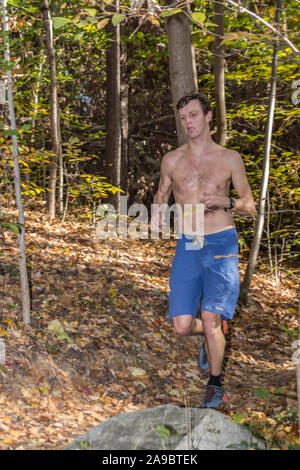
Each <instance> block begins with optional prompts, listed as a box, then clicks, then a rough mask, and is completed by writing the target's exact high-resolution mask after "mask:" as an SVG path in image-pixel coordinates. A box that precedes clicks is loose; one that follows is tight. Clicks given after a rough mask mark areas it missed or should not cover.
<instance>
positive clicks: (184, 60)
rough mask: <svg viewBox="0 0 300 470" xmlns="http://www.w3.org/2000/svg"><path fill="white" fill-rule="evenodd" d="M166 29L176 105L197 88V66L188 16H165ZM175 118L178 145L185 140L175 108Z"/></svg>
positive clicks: (172, 88)
mask: <svg viewBox="0 0 300 470" xmlns="http://www.w3.org/2000/svg"><path fill="white" fill-rule="evenodd" d="M167 4H168V5H172V6H174V7H175V5H174V2H173V0H167ZM166 30H167V35H168V51H169V69H170V81H171V90H172V100H173V104H174V106H176V104H177V102H178V101H179V99H180V98H181V97H182V96H184V95H186V94H188V93H194V92H196V91H197V90H198V83H197V68H196V62H195V54H194V46H193V42H192V36H191V25H190V21H189V18H188V17H187V15H185V14H184V13H177V14H176V15H172V16H170V17H167V20H166ZM175 119H176V129H177V135H178V142H179V145H182V144H183V143H184V142H186V135H185V134H184V131H183V129H182V126H181V122H180V119H179V115H178V113H177V110H176V109H175Z"/></svg>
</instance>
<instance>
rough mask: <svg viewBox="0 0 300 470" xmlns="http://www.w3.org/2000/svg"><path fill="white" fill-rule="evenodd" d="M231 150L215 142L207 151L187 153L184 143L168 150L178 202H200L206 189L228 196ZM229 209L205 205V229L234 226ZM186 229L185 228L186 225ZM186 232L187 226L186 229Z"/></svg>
mask: <svg viewBox="0 0 300 470" xmlns="http://www.w3.org/2000/svg"><path fill="white" fill-rule="evenodd" d="M231 153H232V152H231V151H230V150H228V149H225V148H224V147H221V146H219V145H217V144H215V143H213V145H211V147H210V148H209V151H208V152H207V153H206V155H192V154H191V153H188V146H187V145H183V146H182V147H179V148H178V149H177V150H175V151H173V152H170V154H169V175H170V178H171V180H172V191H173V195H174V199H175V202H176V203H177V204H179V205H180V206H181V207H182V210H183V211H184V205H186V204H199V203H201V202H202V198H203V193H207V194H215V195H220V196H228V195H229V190H230V184H231V166H230V158H231ZM233 226H234V222H233V218H232V215H231V212H230V211H227V212H226V211H224V208H222V209H218V210H209V209H205V211H204V233H205V234H209V233H215V232H219V231H222V230H226V229H227V228H230V227H233ZM183 230H184V228H183ZM185 233H187V232H186V230H185Z"/></svg>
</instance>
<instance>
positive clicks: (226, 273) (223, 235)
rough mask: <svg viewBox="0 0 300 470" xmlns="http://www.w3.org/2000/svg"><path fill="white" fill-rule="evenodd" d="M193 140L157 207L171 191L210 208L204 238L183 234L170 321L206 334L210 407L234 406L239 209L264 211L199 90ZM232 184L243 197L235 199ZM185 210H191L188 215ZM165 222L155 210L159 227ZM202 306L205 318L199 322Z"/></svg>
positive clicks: (182, 105) (170, 163) (164, 174)
mask: <svg viewBox="0 0 300 470" xmlns="http://www.w3.org/2000/svg"><path fill="white" fill-rule="evenodd" d="M177 109H178V111H179V115H180V119H181V123H182V126H183V129H184V131H185V133H186V134H187V137H188V141H187V143H186V144H184V145H182V146H181V147H179V148H178V149H176V150H174V151H171V152H168V153H167V154H166V155H165V156H164V158H163V160H162V164H161V175H160V181H159V186H158V191H157V193H156V195H155V198H154V201H153V202H154V204H159V205H160V204H167V203H168V201H169V197H170V194H171V191H173V195H174V199H175V202H176V203H177V204H179V205H180V207H182V209H183V211H184V205H186V204H199V203H203V204H204V236H202V237H193V243H194V246H193V248H194V249H187V246H188V245H187V242H189V245H191V236H189V234H188V233H186V232H184V227H183V229H182V234H181V238H179V239H178V242H177V247H176V254H175V257H174V259H173V263H172V268H171V273H170V296H169V316H170V321H172V322H173V326H174V329H175V331H176V333H177V334H179V335H184V336H189V335H198V334H202V335H204V341H203V344H202V346H201V349H200V354H199V359H198V362H199V367H200V368H201V369H202V370H206V371H210V378H209V381H208V384H207V387H206V394H205V398H204V400H203V402H202V404H201V407H202V408H215V407H217V406H219V405H221V404H223V403H224V402H225V401H227V397H226V394H225V392H224V390H223V384H222V363H223V359H224V351H225V337H224V334H223V332H224V333H225V328H227V324H226V320H231V319H232V317H233V314H234V310H235V306H236V302H237V299H238V295H239V274H238V242H237V233H236V229H235V226H234V221H233V216H232V211H234V212H235V213H236V214H239V215H252V216H255V215H256V214H257V213H256V209H255V205H254V200H253V196H252V192H251V189H250V186H249V183H248V180H247V176H246V172H245V167H244V163H243V160H242V158H241V156H240V155H239V154H238V153H237V152H236V151H233V150H229V149H226V148H224V147H222V146H220V145H217V144H216V143H215V142H214V141H213V140H212V138H211V135H210V121H211V119H212V112H211V109H210V104H209V101H208V99H207V97H206V96H205V95H204V94H202V93H194V94H191V95H188V96H184V97H183V98H181V99H180V100H179V102H178V104H177ZM231 184H232V185H233V187H234V188H235V190H236V192H237V194H238V198H236V199H233V198H230V197H229V192H230V186H231ZM183 213H184V212H183ZM162 225H163V220H162V217H161V213H160V214H159V213H158V212H155V213H154V215H153V216H152V219H151V230H159V229H160V228H161V226H162ZM200 305H201V318H198V317H197V312H198V309H199V306H200Z"/></svg>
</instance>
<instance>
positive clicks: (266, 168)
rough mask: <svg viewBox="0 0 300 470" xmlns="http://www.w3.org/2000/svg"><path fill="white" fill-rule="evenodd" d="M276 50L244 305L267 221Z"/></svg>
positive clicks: (276, 44)
mask: <svg viewBox="0 0 300 470" xmlns="http://www.w3.org/2000/svg"><path fill="white" fill-rule="evenodd" d="M281 10H282V0H277V6H276V15H275V21H276V23H277V25H278V24H279V22H280V15H281ZM273 47H274V49H273V59H272V74H271V80H270V84H271V87H270V97H269V109H268V118H267V124H266V134H265V145H264V159H263V176H262V182H261V187H260V199H259V209H258V217H257V225H256V230H255V234H254V239H253V242H252V246H251V250H250V255H249V260H248V264H247V269H246V273H245V277H244V279H243V283H242V286H241V293H240V300H241V302H242V303H243V304H245V305H246V304H247V300H248V294H249V288H250V284H251V279H252V276H253V272H254V269H255V265H256V261H257V257H258V252H259V247H260V241H261V237H262V233H263V228H264V221H265V206H266V200H267V190H268V182H269V172H270V151H271V145H272V131H273V121H274V110H275V102H276V85H277V63H278V50H279V42H278V40H275V41H274V46H273Z"/></svg>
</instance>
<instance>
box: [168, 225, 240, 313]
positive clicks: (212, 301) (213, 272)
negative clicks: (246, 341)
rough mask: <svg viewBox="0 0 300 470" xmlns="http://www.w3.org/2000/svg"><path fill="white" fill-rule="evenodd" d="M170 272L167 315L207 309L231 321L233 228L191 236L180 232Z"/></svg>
mask: <svg viewBox="0 0 300 470" xmlns="http://www.w3.org/2000/svg"><path fill="white" fill-rule="evenodd" d="M181 237H182V238H179V239H178V241H177V246H176V253H175V256H174V259H173V263H172V267H171V273H170V282H169V286H170V295H169V318H170V321H172V319H173V317H176V316H179V315H192V316H193V317H195V318H196V317H197V312H198V309H199V306H200V304H201V311H203V310H206V311H208V312H213V313H217V314H221V316H222V318H223V319H225V320H231V319H232V317H233V314H234V310H235V306H236V302H237V299H238V296H239V288H240V282H239V270H238V238H237V232H236V229H235V228H234V227H233V228H230V229H227V230H223V231H222V232H218V233H212V234H209V235H204V237H194V236H192V235H184V234H182V235H181Z"/></svg>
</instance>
